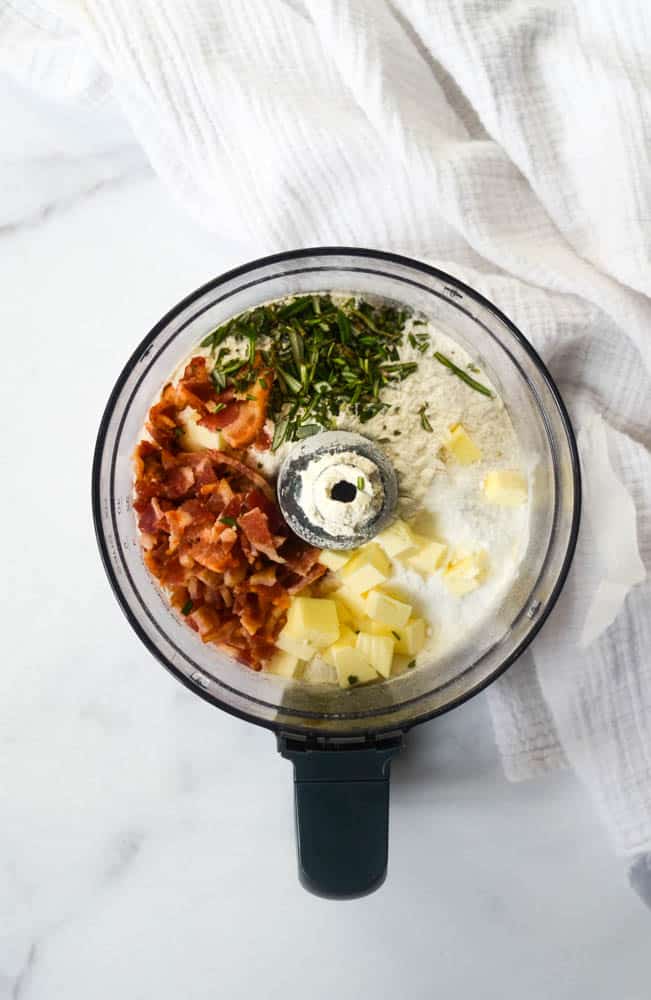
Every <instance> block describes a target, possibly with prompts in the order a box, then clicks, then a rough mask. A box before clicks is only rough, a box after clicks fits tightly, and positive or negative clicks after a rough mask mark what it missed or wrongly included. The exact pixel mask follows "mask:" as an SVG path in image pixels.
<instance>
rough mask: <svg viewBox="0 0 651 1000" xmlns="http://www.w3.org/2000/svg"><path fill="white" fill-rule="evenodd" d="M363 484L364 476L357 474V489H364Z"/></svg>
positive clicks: (364, 481) (364, 482)
mask: <svg viewBox="0 0 651 1000" xmlns="http://www.w3.org/2000/svg"><path fill="white" fill-rule="evenodd" d="M365 486H366V480H365V479H364V476H358V478H357V489H358V490H360V491H361V490H363V489H364V487H365Z"/></svg>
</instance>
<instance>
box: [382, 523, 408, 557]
mask: <svg viewBox="0 0 651 1000" xmlns="http://www.w3.org/2000/svg"><path fill="white" fill-rule="evenodd" d="M375 541H376V542H377V544H378V545H380V546H381V547H382V548H383V549H384V551H385V552H386V554H387V555H388V556H389V557H390V558H391V559H395V557H396V556H399V555H401V553H403V552H407V551H408V550H409V549H413V548H414V547H415V545H416V541H415V539H414V535H413V532H412V530H411V528H410V527H409V525H408V524H405V522H404V521H401V520H400V518H398V519H397V520H396V521H394V522H393V524H391V525H389V527H388V528H385V529H384V531H381V532H380V534H379V535H377V536H376V538H375Z"/></svg>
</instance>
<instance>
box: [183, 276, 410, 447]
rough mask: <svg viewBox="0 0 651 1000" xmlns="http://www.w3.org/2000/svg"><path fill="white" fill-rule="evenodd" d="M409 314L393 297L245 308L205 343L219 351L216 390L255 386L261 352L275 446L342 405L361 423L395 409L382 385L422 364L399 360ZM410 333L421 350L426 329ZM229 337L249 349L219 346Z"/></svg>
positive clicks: (329, 422) (321, 423)
mask: <svg viewBox="0 0 651 1000" xmlns="http://www.w3.org/2000/svg"><path fill="white" fill-rule="evenodd" d="M408 315H409V313H408V310H406V309H401V308H397V307H396V306H393V305H391V304H380V305H374V304H373V305H372V304H371V303H370V302H367V301H365V300H363V299H362V300H356V299H352V298H351V299H349V300H348V301H345V302H342V301H339V300H338V301H337V302H335V301H334V300H333V299H332V297H331V296H330V295H304V296H298V297H297V298H295V299H292V300H291V301H289V302H285V303H277V302H272V303H269V304H268V305H264V306H258V307H257V308H255V309H252V310H250V311H249V312H247V313H242V315H241V316H237V317H235V318H234V319H232V320H229V322H228V323H225V324H224V325H223V326H222V327H219V328H218V329H216V330H214V331H213V332H212V333H211V334H210V335H209V336H208V337H206V338H205V339H204V341H203V345H204V346H206V347H210V350H211V352H212V355H213V358H214V369H213V371H212V380H213V382H214V384H215V388H216V389H217V390H218V392H221V391H223V390H224V389H226V388H227V387H229V386H232V387H233V388H234V389H235V391H236V392H241V393H242V394H244V393H246V392H247V390H248V391H249V392H250V391H251V388H250V387H251V381H252V378H254V377H255V375H252V371H251V369H252V366H253V364H254V362H255V358H256V356H259V357H260V360H261V364H262V365H264V366H265V367H268V368H269V369H270V370H271V371H272V372H273V374H274V379H273V383H272V384H271V386H270V387H269V385H268V380H265V379H264V375H263V376H261V377H260V378H259V379H258V381H259V382H260V385H261V386H262V388H268V387H269V388H270V396H269V404H268V413H269V416H270V418H271V419H272V420H273V421H274V423H275V432H274V438H273V442H272V449H274V450H275V449H277V448H279V447H280V445H281V444H282V443H283V442H284V441H295V440H298V439H300V438H301V437H307V436H309V435H310V434H313V433H316V432H317V430H323V429H326V430H327V429H331V428H332V427H333V426H335V420H336V418H337V416H338V415H339V413H340V412H341V410H342V409H343V408H344V407H347V408H348V409H349V410H350V411H351V413H352V414H354V415H355V416H356V417H357V418H358V419H359V421H360V423H367V422H368V421H369V420H371V419H372V418H373V417H375V416H377V415H378V414H380V413H383V412H384V411H386V410H387V409H388V408H389V407H388V406H387V404H386V403H384V402H383V401H382V398H381V394H382V390H383V389H384V388H386V387H387V386H391V385H395V384H396V383H399V382H402V381H404V379H406V378H408V377H409V376H410V375H412V374H413V373H414V372H415V371H416V369H417V368H418V365H417V364H416V362H415V361H401V360H400V350H399V349H400V347H401V345H402V343H403V339H405V336H406V335H405V330H404V327H405V322H406V320H407V318H408ZM412 336H413V338H414V344H415V345H416V349H417V350H418V351H421V349H422V348H421V345H422V344H423V343H425V341H424V340H423V338H426V337H427V335H426V334H424V333H422V332H414V333H413V334H412ZM226 337H232V338H233V339H234V340H236V341H237V340H239V341H243V342H244V345H243V346H246V348H247V352H246V356H244V357H241V356H240V357H237V358H234V357H232V352H231V356H230V357H229V356H228V352H227V351H226V350H225V348H224V347H222V348H220V347H219V345H220V344H221V343H222V341H223V340H224V339H225V338H226ZM425 346H427V345H426V344H425ZM238 354H240V355H241V354H242V351H238ZM259 374H260V373H259V372H258V375H259ZM308 417H309V418H310V419H309V420H308Z"/></svg>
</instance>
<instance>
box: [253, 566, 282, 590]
mask: <svg viewBox="0 0 651 1000" xmlns="http://www.w3.org/2000/svg"><path fill="white" fill-rule="evenodd" d="M275 582H276V567H275V566H265V568H264V569H261V570H258V572H257V573H252V574H251V576H250V577H249V583H250V584H251V586H252V587H254V586H256V585H257V586H259V587H273V585H274V583H275Z"/></svg>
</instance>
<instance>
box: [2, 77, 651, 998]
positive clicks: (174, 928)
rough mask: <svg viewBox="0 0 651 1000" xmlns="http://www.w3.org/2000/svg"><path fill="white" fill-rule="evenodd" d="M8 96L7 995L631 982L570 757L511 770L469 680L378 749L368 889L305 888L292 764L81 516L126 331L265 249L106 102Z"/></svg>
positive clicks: (622, 897)
mask: <svg viewBox="0 0 651 1000" xmlns="http://www.w3.org/2000/svg"><path fill="white" fill-rule="evenodd" d="M8 108H9V109H10V111H11V114H10V115H8V114H7V113H5V114H4V121H5V124H6V125H7V122H8V126H7V127H5V128H4V129H3V131H2V144H1V145H0V170H1V173H0V176H1V177H2V178H4V179H5V180H6V179H7V178H11V179H12V180H11V184H9V182H7V183H5V185H4V186H3V188H2V192H3V193H2V194H1V195H0V223H2V224H3V225H4V228H3V230H2V233H1V234H0V281H1V285H2V288H1V295H0V318H1V322H2V327H1V329H2V338H3V363H4V364H3V379H2V385H3V392H4V398H5V406H4V421H3V428H4V434H3V438H4V458H5V461H4V463H3V467H4V469H3V471H4V474H3V484H4V489H3V491H2V504H3V518H2V523H3V526H4V528H5V535H4V538H5V544H4V564H5V572H4V574H3V581H4V589H5V595H4V600H3V609H4V612H5V615H4V626H3V627H4V635H5V656H4V657H3V668H2V671H1V672H0V718H1V725H0V775H1V777H0V784H1V787H2V792H1V796H0V803H1V805H0V856H1V858H2V864H1V866H0V1000H8V998H12V1000H59V998H64V997H65V998H66V1000H87V998H92V1000H115V998H116V997H120V998H124V1000H152V998H156V1000H178V998H180V997H183V998H187V1000H204V998H205V1000H208V998H213V997H216V996H221V997H224V998H228V1000H237V998H247V1000H249V998H250V997H252V996H260V997H264V998H265V1000H276V998H278V1000H280V998H283V1000H287V998H290V1000H291V998H294V997H296V998H298V997H302V996H305V995H309V996H310V997H312V998H314V1000H322V998H323V1000H325V998H329V997H336V998H338V1000H358V998H361V997H367V996H368V997H371V996H377V997H387V998H388V997H391V996H397V997H402V996H405V997H407V996H409V997H413V998H414V1000H420V998H423V1000H424V998H429V997H433V996H441V997H475V996H477V997H481V998H487V1000H489V998H493V997H495V998H499V1000H516V998H517V1000H520V998H522V997H526V998H527V1000H549V998H551V997H553V998H554V1000H566V998H567V1000H583V998H585V1000H588V998H590V1000H611V998H615V997H616V998H617V1000H647V998H648V996H649V971H650V964H649V953H648V941H649V913H648V911H646V910H645V909H644V907H643V906H642V904H641V903H640V901H639V900H638V899H637V897H636V896H635V895H634V894H633V893H632V892H631V891H630V889H629V888H628V886H627V884H626V878H625V872H624V868H623V866H622V865H621V864H620V863H619V862H618V861H616V860H615V859H614V858H613V856H612V853H611V850H610V847H609V844H608V843H607V842H606V840H605V836H604V834H603V832H602V830H601V827H600V826H599V824H598V822H597V821H596V819H595V816H594V814H593V812H592V808H591V805H590V803H589V802H587V801H586V798H585V796H584V794H583V792H582V790H581V788H580V787H579V786H578V784H577V783H576V781H575V780H574V779H573V778H572V777H571V776H570V775H567V774H564V775H555V776H551V777H548V778H546V779H544V780H540V781H537V782H533V783H529V784H525V785H518V786H513V785H509V784H508V783H507V782H506V781H505V780H504V778H503V776H502V772H501V768H500V765H499V761H498V760H497V757H496V753H495V750H494V747H493V743H492V738H491V733H490V728H489V723H488V717H487V712H486V706H485V704H484V699H483V698H482V697H481V696H480V697H479V698H477V699H475V701H474V702H472V703H470V704H468V705H466V706H464V707H462V708H460V709H458V710H457V711H456V712H454V713H452V714H451V715H449V716H446V717H445V718H442V719H440V720H437V721H435V722H433V723H430V724H429V725H427V726H425V727H421V729H420V730H418V731H416V732H414V733H413V734H412V736H411V738H410V739H409V745H408V750H407V752H406V753H404V754H403V755H402V756H401V757H400V758H399V759H398V760H397V762H396V763H395V765H394V780H393V793H392V816H391V863H390V873H389V879H388V881H387V883H386V885H385V886H384V888H383V889H382V890H381V891H380V892H379V893H377V894H376V895H374V896H372V897H369V898H367V899H364V900H360V901H355V902H350V903H346V904H336V903H332V902H326V901H323V900H319V899H316V898H313V897H311V896H309V895H308V894H306V893H305V892H304V891H303V890H302V889H301V888H300V887H299V885H298V883H297V880H296V876H295V857H294V843H293V830H292V802H291V783H290V768H289V765H288V764H287V763H286V762H284V761H283V760H281V758H280V757H279V756H278V755H277V753H276V752H275V747H274V741H273V738H272V737H271V735H270V734H268V733H267V732H265V731H262V730H259V729H256V728H255V727H253V726H249V725H246V724H244V723H242V722H239V721H236V720H234V719H232V718H230V717H228V716H226V715H223V714H221V713H220V712H218V711H217V710H216V709H213V708H211V707H209V706H208V705H206V704H204V703H203V702H202V701H200V700H199V699H198V698H195V697H193V696H192V695H191V694H189V693H188V692H187V691H186V690H185V689H184V688H182V687H181V686H180V685H179V684H177V682H176V681H175V680H173V679H172V678H171V677H170V676H169V675H168V674H167V673H165V671H163V670H162V669H161V668H160V667H159V666H158V664H157V663H156V662H155V661H154V660H153V659H152V658H151V656H150V655H149V654H148V653H147V652H146V650H145V649H144V647H142V646H141V645H140V643H139V641H138V640H137V639H136V637H135V635H133V634H132V632H131V631H130V629H129V626H128V625H127V623H126V621H125V620H124V618H123V617H122V614H121V612H120V611H119V609H118V607H117V605H116V603H115V601H114V599H113V597H112V595H111V593H110V591H109V587H108V584H107V582H106V580H105V578H104V574H103V570H102V568H101V566H100V562H99V558H98V555H97V551H96V547H95V542H94V538H93V531H92V525H91V517H90V459H91V453H92V448H93V444H94V437H95V432H96V428H97V424H98V421H99V417H100V414H101V411H102V409H103V406H104V402H105V399H106V396H107V394H108V392H109V391H110V389H111V387H112V384H113V382H114V380H115V378H116V376H117V374H118V372H119V370H120V368H121V366H122V364H123V362H124V361H125V359H126V357H127V356H128V355H129V353H130V352H131V350H132V349H133V346H134V345H135V344H136V342H137V341H139V340H140V338H141V337H142V336H143V334H144V333H145V332H146V330H147V329H148V328H149V327H150V326H151V325H152V324H153V323H154V322H155V321H156V320H157V319H158V317H159V316H160V315H161V314H162V313H163V312H164V311H165V310H166V309H167V308H168V307H169V306H170V305H172V304H173V303H174V302H175V301H176V300H177V299H178V298H180V297H181V296H182V295H184V294H185V293H186V292H188V291H189V290H191V289H192V288H194V287H196V286H197V285H198V284H200V283H201V282H203V281H205V280H206V279H208V278H210V277H211V276H213V275H214V274H216V273H219V272H220V271H222V270H224V269H225V268H227V267H229V266H232V265H235V264H237V263H240V262H242V261H244V260H246V259H247V258H250V257H253V256H258V255H260V254H261V253H264V252H266V251H268V250H270V249H273V248H269V247H260V246H250V245H245V244H242V245H241V246H238V245H233V244H232V243H226V244H225V243H224V242H223V241H222V240H220V238H219V237H217V236H213V235H208V234H206V233H205V232H202V231H201V230H199V229H198V228H196V227H195V226H194V225H193V224H192V223H190V222H189V221H187V220H186V219H185V218H184V217H183V216H182V214H181V212H180V210H179V209H178V208H177V207H176V206H175V205H174V204H173V203H172V201H171V200H170V197H169V195H168V194H167V193H166V192H165V190H163V188H162V187H161V185H160V184H159V182H158V181H156V180H155V179H154V178H153V177H152V175H151V174H150V172H149V171H148V169H147V167H146V165H145V164H144V162H143V159H142V156H141V155H140V154H139V152H138V151H137V150H136V149H135V148H134V147H133V146H132V145H131V143H130V140H129V136H128V133H127V131H126V130H125V129H124V127H123V126H122V125H121V123H120V122H119V120H118V119H117V118H115V117H113V115H112V112H111V109H110V108H107V109H106V117H104V118H103V119H102V123H103V129H102V130H100V132H98V131H97V129H95V131H89V130H88V129H86V127H85V126H86V125H87V124H88V123H84V122H83V121H80V120H79V117H77V119H76V120H71V119H69V117H67V112H66V111H65V109H64V110H61V109H60V108H54V107H53V108H51V109H49V112H50V114H49V116H48V117H47V118H46V119H45V120H44V119H43V118H42V116H41V117H39V115H37V114H36V112H35V109H34V108H33V107H32V103H31V101H30V99H29V98H27V97H26V96H25V95H18V94H17V93H16V92H12V91H10V90H9V89H8V88H7V89H2V88H0V111H2V112H3V113H4V112H7V109H8ZM96 114H97V112H96V111H94V112H93V115H96ZM98 136H99V138H98Z"/></svg>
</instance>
